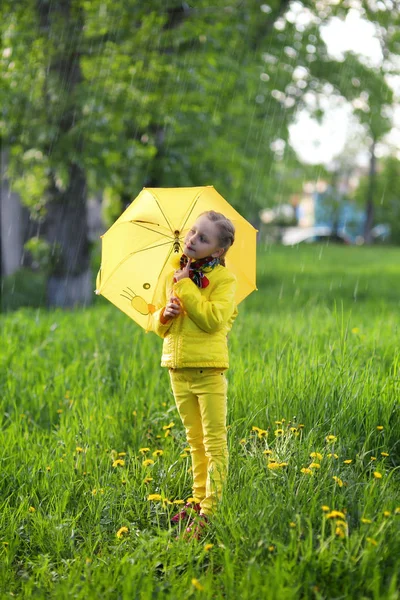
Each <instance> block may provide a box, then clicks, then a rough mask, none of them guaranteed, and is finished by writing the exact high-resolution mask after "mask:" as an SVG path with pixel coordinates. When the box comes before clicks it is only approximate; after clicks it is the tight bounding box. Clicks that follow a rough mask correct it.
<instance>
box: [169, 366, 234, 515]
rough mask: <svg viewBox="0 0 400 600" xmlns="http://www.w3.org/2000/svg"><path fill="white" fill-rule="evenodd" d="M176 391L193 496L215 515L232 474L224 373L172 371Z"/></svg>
mask: <svg viewBox="0 0 400 600" xmlns="http://www.w3.org/2000/svg"><path fill="white" fill-rule="evenodd" d="M169 373H170V378H171V385H172V391H173V393H174V396H175V402H176V406H177V408H178V412H179V415H180V417H181V419H182V423H183V425H184V427H185V430H186V436H187V441H188V444H189V446H190V453H191V457H192V472H193V496H194V497H195V498H198V499H199V500H200V505H201V512H202V513H204V514H206V515H207V514H211V513H212V512H214V510H215V508H216V505H217V502H218V500H219V499H220V497H221V493H222V486H223V482H224V480H225V479H226V475H227V473H228V444H227V429H226V410H227V387H228V384H227V380H226V377H225V373H224V369H215V368H205V367H204V368H202V369H197V368H188V369H170V370H169Z"/></svg>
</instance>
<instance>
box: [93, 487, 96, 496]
mask: <svg viewBox="0 0 400 600" xmlns="http://www.w3.org/2000/svg"><path fill="white" fill-rule="evenodd" d="M96 494H97V489H96V488H93V489H92V496H95V495H96Z"/></svg>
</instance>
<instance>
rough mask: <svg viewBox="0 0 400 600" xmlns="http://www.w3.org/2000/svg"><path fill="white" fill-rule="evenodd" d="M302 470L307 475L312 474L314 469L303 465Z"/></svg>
mask: <svg viewBox="0 0 400 600" xmlns="http://www.w3.org/2000/svg"><path fill="white" fill-rule="evenodd" d="M301 472H302V473H304V474H305V475H312V470H311V469H309V468H307V467H303V468H302V469H301Z"/></svg>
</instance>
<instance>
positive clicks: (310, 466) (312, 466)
mask: <svg viewBox="0 0 400 600" xmlns="http://www.w3.org/2000/svg"><path fill="white" fill-rule="evenodd" d="M308 468H309V469H320V468H321V465H320V464H319V463H315V462H313V463H311V464H310V465H309V467H308Z"/></svg>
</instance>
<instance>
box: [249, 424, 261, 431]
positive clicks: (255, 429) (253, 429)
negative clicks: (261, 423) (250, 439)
mask: <svg viewBox="0 0 400 600" xmlns="http://www.w3.org/2000/svg"><path fill="white" fill-rule="evenodd" d="M251 430H252V431H261V429H260V428H259V427H257V426H256V425H253V427H252V428H251Z"/></svg>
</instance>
